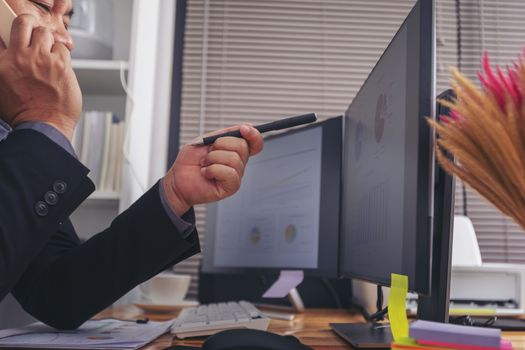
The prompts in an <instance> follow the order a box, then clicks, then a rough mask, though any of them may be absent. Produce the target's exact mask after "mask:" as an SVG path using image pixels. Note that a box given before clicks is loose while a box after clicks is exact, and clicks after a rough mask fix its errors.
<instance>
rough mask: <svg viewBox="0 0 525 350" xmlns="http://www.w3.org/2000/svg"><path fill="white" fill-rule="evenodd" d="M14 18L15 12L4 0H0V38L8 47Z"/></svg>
mask: <svg viewBox="0 0 525 350" xmlns="http://www.w3.org/2000/svg"><path fill="white" fill-rule="evenodd" d="M15 18H16V13H15V11H13V9H12V8H11V7H10V6H9V5H8V4H7V2H6V1H5V0H0V38H2V41H3V42H4V44H5V46H7V47H9V41H10V38H11V26H12V25H13V21H14V19H15Z"/></svg>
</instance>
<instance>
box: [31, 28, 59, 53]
mask: <svg viewBox="0 0 525 350" xmlns="http://www.w3.org/2000/svg"><path fill="white" fill-rule="evenodd" d="M54 43H55V39H54V38H53V33H52V32H51V30H49V29H48V28H45V27H37V28H35V30H33V37H32V38H31V47H33V48H35V49H37V50H39V51H41V52H45V53H49V52H51V48H52V47H53V44H54Z"/></svg>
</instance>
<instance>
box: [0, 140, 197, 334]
mask: <svg viewBox="0 0 525 350" xmlns="http://www.w3.org/2000/svg"><path fill="white" fill-rule="evenodd" d="M88 172H89V170H88V169H87V168H86V167H85V166H83V165H82V164H81V163H80V162H79V161H78V160H76V159H75V158H74V157H72V156H71V155H70V154H69V153H68V152H67V151H65V150H64V149H62V147H60V146H59V145H57V144H56V143H54V142H53V141H52V140H50V139H49V138H47V137H46V136H44V135H43V134H40V133H39V132H37V131H34V130H17V131H14V132H13V133H11V134H10V136H9V137H8V138H7V139H6V140H4V141H3V142H0V300H1V299H3V298H4V297H5V296H6V295H7V294H8V293H9V292H12V294H13V295H14V296H15V298H16V299H17V300H18V302H19V303H20V304H21V305H22V306H23V308H24V309H25V310H26V311H28V312H29V313H30V314H31V315H33V316H34V317H36V318H37V319H39V320H41V321H43V322H45V323H47V324H49V325H51V326H53V327H55V328H60V329H73V328H76V327H78V326H79V325H81V324H82V323H83V322H84V321H86V320H87V319H89V318H90V317H91V316H93V315H94V314H96V313H97V312H99V311H101V310H102V309H104V308H105V307H107V306H109V305H110V304H111V303H113V302H114V301H115V300H117V299H118V298H119V297H121V296H122V295H124V294H125V293H126V292H128V291H129V290H130V289H132V288H133V287H134V286H136V285H137V284H139V283H141V282H143V281H145V280H147V279H149V278H151V277H153V276H154V275H156V274H157V273H159V272H160V271H162V270H164V269H166V268H168V267H169V266H171V265H173V264H175V263H177V262H179V261H181V260H183V259H185V258H187V257H189V256H191V255H193V254H195V253H197V252H199V249H200V248H199V241H198V236H197V233H196V232H193V233H192V234H191V235H190V236H189V237H188V238H186V239H183V238H182V236H181V235H180V233H179V232H177V231H176V228H175V226H174V225H173V223H172V221H171V220H170V218H169V217H168V215H167V214H166V212H165V210H164V207H163V206H162V203H161V201H160V196H159V188H158V186H159V184H158V183H157V184H156V185H155V186H154V187H153V188H151V189H150V190H149V191H148V192H147V193H146V194H144V195H143V196H142V197H141V198H140V199H139V200H138V201H137V202H135V203H134V204H133V205H132V206H131V207H130V208H129V209H128V210H126V211H125V212H123V213H122V214H120V215H119V216H118V217H116V218H115V219H114V221H113V222H112V223H111V226H110V227H108V228H107V229H106V230H104V231H103V232H101V233H99V234H98V235H96V236H94V237H93V238H92V239H90V240H88V241H87V242H85V243H84V244H80V241H79V239H78V236H77V235H76V233H75V229H74V228H73V225H72V224H71V221H70V220H69V218H68V217H69V215H70V214H71V213H72V212H73V211H74V210H75V209H76V208H77V207H78V205H79V204H80V203H82V201H84V200H85V199H86V198H87V197H88V196H89V194H90V193H91V192H93V191H94V185H93V183H92V182H91V181H90V180H89V179H88V177H87V174H88ZM55 202H56V203H55ZM53 203H55V204H53ZM193 215H194V214H193V211H190V212H189V213H188V214H186V216H185V217H183V219H185V220H194V218H193Z"/></svg>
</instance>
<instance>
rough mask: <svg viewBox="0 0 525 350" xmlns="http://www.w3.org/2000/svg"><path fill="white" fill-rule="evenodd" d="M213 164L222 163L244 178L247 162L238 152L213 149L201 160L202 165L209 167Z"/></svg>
mask: <svg viewBox="0 0 525 350" xmlns="http://www.w3.org/2000/svg"><path fill="white" fill-rule="evenodd" d="M212 164H222V165H226V166H229V167H230V168H233V169H234V170H235V171H236V172H237V174H239V176H240V177H241V178H242V176H243V175H244V168H245V166H246V165H245V163H244V162H243V161H242V159H241V157H240V156H239V154H238V153H236V152H229V151H212V152H210V153H209V154H208V155H206V157H204V158H203V159H202V161H201V166H203V167H207V166H210V165H212Z"/></svg>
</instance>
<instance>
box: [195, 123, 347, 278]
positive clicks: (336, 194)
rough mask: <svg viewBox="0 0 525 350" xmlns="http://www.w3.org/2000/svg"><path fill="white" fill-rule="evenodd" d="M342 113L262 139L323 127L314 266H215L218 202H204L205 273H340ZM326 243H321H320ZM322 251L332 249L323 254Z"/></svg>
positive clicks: (329, 276)
mask: <svg viewBox="0 0 525 350" xmlns="http://www.w3.org/2000/svg"><path fill="white" fill-rule="evenodd" d="M342 120H343V117H342V116H338V117H334V118H330V119H326V120H323V121H320V122H317V123H314V124H311V125H308V126H304V127H301V128H296V129H293V130H290V131H286V132H283V133H280V134H276V135H272V136H268V137H266V138H265V140H272V139H276V138H282V137H286V136H288V135H293V134H296V133H299V132H302V131H305V130H309V129H313V128H322V130H323V136H322V151H321V152H322V153H321V154H322V156H321V158H322V161H321V203H322V205H321V206H320V220H319V222H320V223H319V226H320V228H319V229H320V230H321V232H320V244H319V250H318V254H319V255H318V259H321V258H324V259H325V261H321V260H319V265H318V267H317V268H315V269H312V268H305V269H298V268H293V267H286V266H282V267H280V268H276V267H264V268H260V267H239V268H234V267H218V266H215V265H214V263H213V262H214V248H212V249H207V247H214V240H215V237H214V235H213V234H210V232H212V230H213V223H215V222H216V216H217V208H218V205H219V204H218V203H211V204H208V205H207V206H206V236H205V244H204V249H203V259H202V264H201V269H202V271H203V272H205V273H225V274H226V273H227V274H258V275H278V274H279V272H280V271H282V270H303V271H304V273H305V275H306V276H312V277H325V278H336V277H338V276H339V259H338V254H337V253H338V251H339V224H340V220H339V213H340V193H341V166H342V149H343V147H342V142H343V126H342V125H343V121H342ZM323 242H324V243H325V244H326V246H321V244H322V243H323ZM323 252H334V254H326V253H324V254H323Z"/></svg>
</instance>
